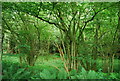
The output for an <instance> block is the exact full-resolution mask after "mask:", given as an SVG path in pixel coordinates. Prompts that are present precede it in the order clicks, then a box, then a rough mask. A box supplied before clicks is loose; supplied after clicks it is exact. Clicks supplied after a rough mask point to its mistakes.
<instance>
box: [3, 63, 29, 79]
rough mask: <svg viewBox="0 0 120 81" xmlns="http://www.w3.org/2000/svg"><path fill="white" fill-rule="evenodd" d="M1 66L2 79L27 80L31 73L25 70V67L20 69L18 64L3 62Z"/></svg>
mask: <svg viewBox="0 0 120 81" xmlns="http://www.w3.org/2000/svg"><path fill="white" fill-rule="evenodd" d="M2 66H3V76H2V78H3V79H29V78H30V77H31V72H30V71H28V70H26V69H25V67H24V68H21V67H20V66H19V65H18V63H10V62H4V61H3V63H2Z"/></svg>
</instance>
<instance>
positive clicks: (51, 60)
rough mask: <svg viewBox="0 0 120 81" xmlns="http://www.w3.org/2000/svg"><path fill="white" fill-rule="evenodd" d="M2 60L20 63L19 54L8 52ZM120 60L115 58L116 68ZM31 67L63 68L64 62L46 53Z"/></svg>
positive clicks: (98, 64) (99, 65)
mask: <svg viewBox="0 0 120 81" xmlns="http://www.w3.org/2000/svg"><path fill="white" fill-rule="evenodd" d="M2 60H3V61H6V62H11V63H19V56H18V55H11V54H6V55H3V56H2ZM119 63H120V60H118V59H115V60H114V69H115V70H117V71H118V70H119V66H120V64H119ZM102 66H103V64H102V60H101V59H98V60H97V68H102ZM29 67H30V68H31V69H37V70H43V69H49V68H56V69H58V68H61V67H64V66H63V62H62V61H61V59H60V57H59V56H57V55H46V56H39V57H38V59H37V61H36V63H35V66H33V67H32V66H29Z"/></svg>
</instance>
